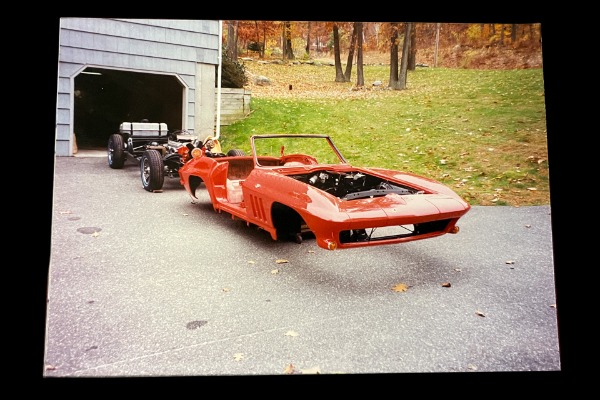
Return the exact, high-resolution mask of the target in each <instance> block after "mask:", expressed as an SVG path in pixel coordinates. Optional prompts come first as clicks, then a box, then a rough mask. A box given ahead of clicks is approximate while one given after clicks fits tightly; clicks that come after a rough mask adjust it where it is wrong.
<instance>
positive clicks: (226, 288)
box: [223, 287, 231, 292]
mask: <svg viewBox="0 0 600 400" xmlns="http://www.w3.org/2000/svg"><path fill="white" fill-rule="evenodd" d="M230 290H231V289H229V288H228V287H225V288H223V291H224V292H229V291H230Z"/></svg>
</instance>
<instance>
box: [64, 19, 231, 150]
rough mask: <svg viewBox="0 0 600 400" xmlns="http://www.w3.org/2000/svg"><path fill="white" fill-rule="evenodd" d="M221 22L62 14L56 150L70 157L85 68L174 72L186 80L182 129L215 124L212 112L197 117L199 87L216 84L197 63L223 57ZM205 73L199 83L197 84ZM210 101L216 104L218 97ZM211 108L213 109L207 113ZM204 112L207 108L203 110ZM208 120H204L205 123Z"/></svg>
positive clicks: (184, 81) (210, 62) (211, 62)
mask: <svg viewBox="0 0 600 400" xmlns="http://www.w3.org/2000/svg"><path fill="white" fill-rule="evenodd" d="M218 49H219V21H210V20H171V19H103V18H62V19H61V21H60V34H59V69H58V93H57V110H56V154H57V155H62V156H64V155H71V154H72V153H71V146H72V145H71V135H72V130H73V129H72V127H71V125H72V123H73V115H72V111H73V93H72V92H73V88H72V87H71V86H72V84H73V79H74V76H76V75H77V74H78V73H79V72H80V71H81V70H82V69H83V68H85V67H86V66H94V67H100V68H111V69H124V70H131V71H136V72H148V73H159V74H169V75H175V76H177V77H178V78H179V80H180V81H181V82H182V83H183V84H185V86H186V93H185V94H184V97H185V99H186V104H184V107H183V110H184V114H185V116H184V121H183V124H184V127H186V129H188V130H190V131H192V132H194V131H195V133H196V134H198V135H201V134H202V132H198V131H199V130H202V131H205V132H209V131H210V132H212V130H213V128H214V126H213V127H209V126H200V124H201V123H200V121H201V120H202V121H212V120H213V117H212V116H213V113H214V110H213V107H208V108H203V110H205V109H206V110H207V111H206V112H210V113H211V115H210V117H209V116H208V115H206V116H203V117H202V118H197V117H198V116H196V112H198V111H197V110H198V109H197V108H196V103H197V99H196V94H198V95H199V93H200V91H198V90H196V89H198V88H199V87H200V86H201V85H205V86H208V85H212V87H211V89H212V88H214V74H212V75H213V76H209V75H211V74H210V73H207V71H209V70H207V69H200V71H204V73H203V74H199V73H198V71H199V70H198V64H206V65H217V64H218V61H219V59H218V58H219V50H218ZM199 75H201V78H200V79H201V82H197V80H198V76H199ZM206 102H208V103H211V104H214V103H212V102H214V99H207V100H206ZM209 110H210V111H209ZM202 112H204V111H202ZM202 124H206V122H202Z"/></svg>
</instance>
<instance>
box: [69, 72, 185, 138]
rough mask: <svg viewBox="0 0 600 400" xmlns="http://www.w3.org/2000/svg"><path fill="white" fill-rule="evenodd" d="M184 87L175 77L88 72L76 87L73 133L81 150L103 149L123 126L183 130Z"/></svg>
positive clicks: (76, 79) (84, 73)
mask: <svg viewBox="0 0 600 400" xmlns="http://www.w3.org/2000/svg"><path fill="white" fill-rule="evenodd" d="M183 90H184V87H183V85H182V84H181V83H180V81H179V80H178V79H177V77H175V76H172V75H161V74H150V73H139V72H131V71H120V70H111V69H104V68H89V67H88V68H86V69H85V70H83V71H82V72H81V73H80V74H79V75H78V76H77V77H76V78H75V85H74V96H73V97H74V133H75V139H76V141H77V146H78V147H79V149H83V150H85V149H99V148H102V149H104V148H105V147H106V144H107V141H108V137H109V136H110V135H111V134H112V133H116V132H117V131H118V130H119V125H120V124H121V123H122V122H126V121H127V122H135V121H141V120H142V119H147V120H148V121H150V122H164V123H166V124H167V127H168V128H169V131H174V130H181V129H182V126H183V124H182V116H183V112H182V104H183Z"/></svg>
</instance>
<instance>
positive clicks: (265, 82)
mask: <svg viewBox="0 0 600 400" xmlns="http://www.w3.org/2000/svg"><path fill="white" fill-rule="evenodd" d="M254 84H255V85H258V86H271V80H270V79H269V78H267V77H266V76H263V75H258V76H256V77H255V78H254Z"/></svg>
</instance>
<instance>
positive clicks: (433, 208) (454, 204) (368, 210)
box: [338, 193, 468, 219]
mask: <svg viewBox="0 0 600 400" xmlns="http://www.w3.org/2000/svg"><path fill="white" fill-rule="evenodd" d="M338 207H339V210H340V211H341V212H345V213H346V214H347V215H348V217H349V218H350V219H363V218H386V217H390V218H395V217H400V216H406V217H409V216H410V217H420V216H432V215H438V216H439V215H446V216H447V217H448V218H450V217H452V216H455V215H462V214H463V213H464V212H465V210H466V209H467V208H468V205H465V203H463V202H461V201H459V200H458V199H456V198H455V197H452V196H449V195H446V194H418V195H406V196H404V195H398V194H395V193H391V194H388V195H386V196H381V197H373V198H367V199H359V200H347V201H344V200H340V201H339V203H338Z"/></svg>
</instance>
